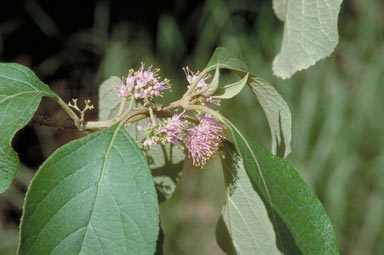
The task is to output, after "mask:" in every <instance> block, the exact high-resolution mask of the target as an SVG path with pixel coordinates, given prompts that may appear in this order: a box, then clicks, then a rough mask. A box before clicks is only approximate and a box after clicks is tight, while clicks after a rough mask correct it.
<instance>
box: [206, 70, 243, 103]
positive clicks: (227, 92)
mask: <svg viewBox="0 0 384 255" xmlns="http://www.w3.org/2000/svg"><path fill="white" fill-rule="evenodd" d="M248 75H249V74H248V73H247V74H246V75H245V76H244V77H243V78H242V79H241V80H240V81H237V82H234V83H232V84H228V85H225V86H224V87H223V88H219V89H218V90H217V91H216V93H215V94H213V95H212V98H218V99H230V98H232V97H234V96H236V95H237V94H239V93H240V92H241V90H242V89H243V88H244V86H245V84H246V83H247V81H248Z"/></svg>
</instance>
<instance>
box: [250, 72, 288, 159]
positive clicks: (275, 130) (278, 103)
mask: <svg viewBox="0 0 384 255" xmlns="http://www.w3.org/2000/svg"><path fill="white" fill-rule="evenodd" d="M248 84H249V86H250V88H251V89H252V91H253V93H255V95H256V97H257V99H258V100H259V103H260V105H261V106H262V108H263V110H264V112H265V115H266V116H267V120H268V124H269V128H270V130H271V134H272V149H271V150H272V153H273V154H275V155H276V154H277V151H278V150H277V149H278V148H282V149H281V150H282V151H284V153H283V156H284V157H286V156H288V154H289V153H291V140H292V131H291V127H292V118H291V111H290V110H289V107H288V105H287V103H286V102H285V101H284V99H283V98H282V97H281V96H280V94H279V93H278V92H277V91H276V90H275V88H274V87H273V86H272V85H271V84H270V83H269V82H267V81H266V80H263V79H261V78H259V77H256V76H253V77H251V79H250V82H249V83H248Z"/></svg>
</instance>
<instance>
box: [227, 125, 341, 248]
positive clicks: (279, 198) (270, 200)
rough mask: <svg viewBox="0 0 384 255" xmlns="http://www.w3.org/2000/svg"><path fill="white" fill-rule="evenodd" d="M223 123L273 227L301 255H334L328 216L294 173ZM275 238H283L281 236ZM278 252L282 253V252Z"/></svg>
mask: <svg viewBox="0 0 384 255" xmlns="http://www.w3.org/2000/svg"><path fill="white" fill-rule="evenodd" d="M224 121H225V122H226V123H227V125H228V127H229V128H230V130H231V132H232V135H233V138H234V140H235V144H236V149H237V151H238V153H239V155H240V156H241V157H242V159H243V162H244V166H245V170H246V171H247V174H248V176H249V178H250V180H251V182H252V184H253V186H254V187H255V189H256V190H257V192H258V194H259V195H260V196H261V198H262V199H263V200H264V201H265V203H266V205H267V206H269V207H271V208H272V215H271V217H272V222H274V225H275V226H278V225H281V224H279V220H280V219H281V221H282V223H284V224H285V225H286V227H287V228H288V230H289V231H290V234H291V235H292V237H293V239H294V241H295V243H296V245H297V247H298V248H299V249H300V251H301V252H302V253H303V254H319V255H324V254H338V249H337V244H336V237H335V233H334V229H333V227H332V225H331V222H330V220H329V218H328V215H327V214H326V212H325V210H324V208H323V206H322V204H321V202H320V201H319V200H318V199H317V198H316V196H315V194H313V193H312V192H311V191H310V190H309V188H308V187H307V185H306V184H305V183H304V181H303V180H302V179H301V178H300V176H299V175H298V173H297V172H296V171H295V169H293V168H292V167H290V166H289V165H288V164H287V163H286V162H285V161H284V160H283V159H281V158H279V157H275V156H273V155H271V154H270V153H269V152H268V151H266V150H265V149H263V148H262V147H261V146H259V145H258V144H256V143H255V142H254V141H253V140H252V139H251V138H249V137H247V136H245V135H244V134H242V133H241V132H240V131H239V130H238V129H237V128H236V127H234V126H233V125H232V123H230V122H229V121H228V120H224ZM279 231H280V229H279ZM277 234H278V235H280V236H282V239H283V238H284V235H285V233H277ZM282 250H283V251H284V252H285V251H286V248H285V247H282Z"/></svg>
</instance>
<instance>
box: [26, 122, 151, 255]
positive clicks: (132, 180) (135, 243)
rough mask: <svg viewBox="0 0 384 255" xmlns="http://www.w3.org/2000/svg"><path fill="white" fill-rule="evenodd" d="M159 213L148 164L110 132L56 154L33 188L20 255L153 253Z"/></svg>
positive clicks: (122, 134)
mask: <svg viewBox="0 0 384 255" xmlns="http://www.w3.org/2000/svg"><path fill="white" fill-rule="evenodd" d="M158 213H159V209H158V203H157V197H156V191H155V188H154V184H153V180H152V176H151V174H150V170H149V168H148V165H147V164H146V160H145V158H144V156H143V154H142V153H141V151H140V150H139V149H138V148H137V146H136V144H135V142H134V141H133V139H132V138H131V137H130V136H129V134H128V133H127V132H126V131H125V130H124V129H120V128H119V127H116V125H115V126H112V127H110V128H108V129H105V130H103V131H99V132H96V133H93V134H91V135H88V136H86V137H84V138H82V139H79V140H76V141H73V142H71V143H69V144H67V145H65V146H63V147H62V148H60V149H58V150H57V151H56V152H55V153H54V154H52V156H51V157H50V158H49V159H48V160H47V161H46V162H45V163H44V164H43V165H42V166H41V168H40V169H39V171H38V172H37V174H36V176H35V178H34V180H33V181H32V183H31V186H30V188H29V191H28V193H27V196H26V201H25V204H24V212H23V217H22V223H21V227H20V229H21V234H20V248H19V252H20V254H28V255H33V254H36V255H41V254H92V255H95V254H153V253H154V252H155V248H156V239H157V236H158V231H159V216H158Z"/></svg>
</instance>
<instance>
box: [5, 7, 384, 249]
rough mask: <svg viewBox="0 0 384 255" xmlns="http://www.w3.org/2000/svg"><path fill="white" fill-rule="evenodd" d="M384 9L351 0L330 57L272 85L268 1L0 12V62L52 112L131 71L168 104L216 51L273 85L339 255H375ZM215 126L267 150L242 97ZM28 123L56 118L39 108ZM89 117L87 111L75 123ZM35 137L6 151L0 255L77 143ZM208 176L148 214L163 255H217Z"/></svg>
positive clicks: (219, 193) (380, 236)
mask: <svg viewBox="0 0 384 255" xmlns="http://www.w3.org/2000/svg"><path fill="white" fill-rule="evenodd" d="M383 13H384V2H383V1H372V0H371V1H365V0H350V1H345V2H344V3H343V4H342V8H341V13H340V16H339V34H340V42H339V44H338V46H337V48H336V50H335V52H334V53H333V54H332V55H331V57H329V58H327V59H325V60H322V61H320V62H319V63H317V64H316V65H315V66H313V67H311V68H310V69H309V70H306V71H302V72H300V73H297V74H295V75H294V76H293V77H292V78H291V79H288V80H281V79H279V78H277V77H274V76H273V75H272V71H271V63H272V60H273V57H274V56H275V55H276V54H277V52H278V51H279V47H280V43H281V37H282V29H283V24H282V23H281V22H279V21H278V20H277V18H276V17H275V15H274V13H273V10H272V4H271V1H270V0H264V1H239V0H237V1H236V0H231V1H229V0H228V1H224V0H205V1H203V0H201V1H156V2H144V1H142V2H140V3H130V2H129V1H105V0H103V1H100V0H99V1H89V2H88V1H65V2H64V1H60V2H56V1H36V0H27V1H12V2H11V3H9V4H7V5H3V6H2V7H1V10H0V60H1V61H2V62H18V63H21V64H24V65H27V66H29V67H30V68H32V69H33V70H34V71H35V72H36V73H37V75H38V76H39V77H40V78H41V79H42V80H43V81H45V82H46V83H47V84H49V85H50V87H51V88H52V89H54V90H55V91H56V92H57V93H58V94H59V95H61V96H62V97H63V98H64V100H66V101H68V100H69V99H70V98H74V97H77V98H79V99H80V100H82V99H85V98H90V99H91V100H92V101H93V102H94V104H95V105H96V106H97V88H98V85H99V84H100V83H101V81H103V79H106V78H108V77H109V76H111V75H119V76H122V75H126V74H127V71H128V70H129V69H130V68H138V66H139V65H140V62H142V61H143V62H145V63H148V64H152V65H154V66H155V67H160V68H161V74H162V76H166V77H168V78H169V79H170V80H171V82H172V84H173V91H174V93H173V95H171V96H170V97H167V100H172V99H176V97H178V96H180V95H181V93H182V92H183V91H184V90H185V88H186V80H185V76H184V73H183V71H182V67H183V66H186V65H188V66H189V67H190V68H191V69H192V70H198V69H202V68H203V67H204V66H205V64H206V63H207V61H208V60H209V58H210V56H211V54H212V53H213V50H214V48H215V47H216V46H224V47H227V48H228V49H230V50H231V51H233V52H234V53H236V54H237V55H238V56H239V57H240V58H241V59H243V60H244V62H245V63H246V64H247V65H248V67H249V69H250V70H251V71H252V72H253V73H255V74H258V75H259V76H261V77H263V78H264V79H266V80H268V81H270V82H271V83H272V84H274V85H275V87H276V88H277V90H278V91H279V92H280V93H281V94H282V96H283V97H284V99H285V100H286V101H287V102H288V104H289V106H290V109H291V112H292V118H293V152H292V154H291V155H290V156H289V157H288V159H287V160H288V161H289V162H290V163H291V165H293V166H294V167H295V168H296V169H297V170H298V171H299V173H300V175H301V176H302V177H303V179H305V181H306V183H307V184H308V185H309V187H310V188H311V189H312V190H313V191H314V192H315V193H316V194H317V196H318V197H319V199H320V200H321V201H322V202H323V204H324V206H325V209H326V211H327V213H328V214H329V216H330V218H331V221H332V223H333V225H334V227H335V230H336V233H337V237H338V242H339V247H340V251H341V254H351V255H364V254H384V135H383V134H382V130H383V125H384V107H383V105H384V84H382V83H384V43H383V42H384V15H383ZM222 105H223V106H222V108H221V112H222V113H223V114H224V115H225V116H227V117H228V118H229V119H231V120H232V122H234V123H236V124H237V125H238V126H239V127H240V128H241V129H242V130H243V131H244V132H245V133H247V134H248V135H250V136H252V137H253V138H255V139H256V140H257V141H259V143H261V144H262V145H264V146H265V147H266V148H268V149H269V148H270V134H269V130H268V127H267V123H266V120H265V117H264V115H263V112H262V110H261V109H260V107H259V105H258V102H257V101H256V98H255V97H254V96H253V95H252V94H251V93H249V91H248V90H245V91H243V92H242V93H241V94H240V95H239V96H238V97H236V98H235V99H234V100H231V101H227V102H223V104H222ZM38 114H40V115H41V114H43V115H48V116H51V117H54V118H65V117H66V116H65V113H64V112H63V111H62V110H60V109H59V108H58V107H57V106H56V105H54V104H53V103H52V102H50V101H49V100H43V102H42V105H41V107H40V108H39V111H38ZM87 117H88V118H89V119H95V118H96V117H97V113H96V111H94V112H93V113H91V114H89V115H88V116H87ZM80 136H81V134H80V133H79V132H77V131H74V130H57V129H54V128H49V127H40V126H38V125H37V124H36V123H35V124H34V123H32V124H30V125H28V126H27V127H26V128H24V129H23V130H21V131H20V132H19V133H18V135H17V136H16V137H15V139H14V142H13V143H14V147H15V149H16V151H17V152H18V153H19V155H20V159H21V169H20V171H19V172H18V174H17V178H16V180H15V181H14V183H13V184H12V186H11V187H10V189H9V190H8V191H7V192H5V193H4V194H1V195H0V254H1V255H3V254H4V255H6V254H15V250H16V247H17V242H18V235H17V230H18V224H19V220H20V216H21V211H22V203H23V199H24V193H25V191H26V188H27V187H28V183H29V181H30V180H31V178H32V177H33V174H34V172H35V171H36V170H37V168H38V166H39V165H40V164H41V162H42V161H43V160H44V159H45V158H47V157H48V156H49V155H50V154H51V153H52V151H54V150H55V148H57V147H58V146H61V145H63V144H65V143H66V142H68V141H69V140H71V139H74V138H77V137H80ZM223 201H224V197H223V177H222V174H221V172H220V168H219V163H218V162H212V163H210V165H209V166H208V169H206V170H200V169H190V168H189V169H188V170H186V171H184V173H183V176H182V178H181V181H180V184H179V186H178V188H177V191H176V192H175V194H174V196H173V197H172V198H171V199H170V200H168V201H167V202H165V203H163V204H161V206H160V208H161V220H162V223H163V229H164V232H165V235H166V239H165V251H166V254H222V252H221V250H220V248H219V247H218V246H217V244H216V241H215V225H216V222H217V220H218V218H219V215H220V210H221V206H222V204H223Z"/></svg>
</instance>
